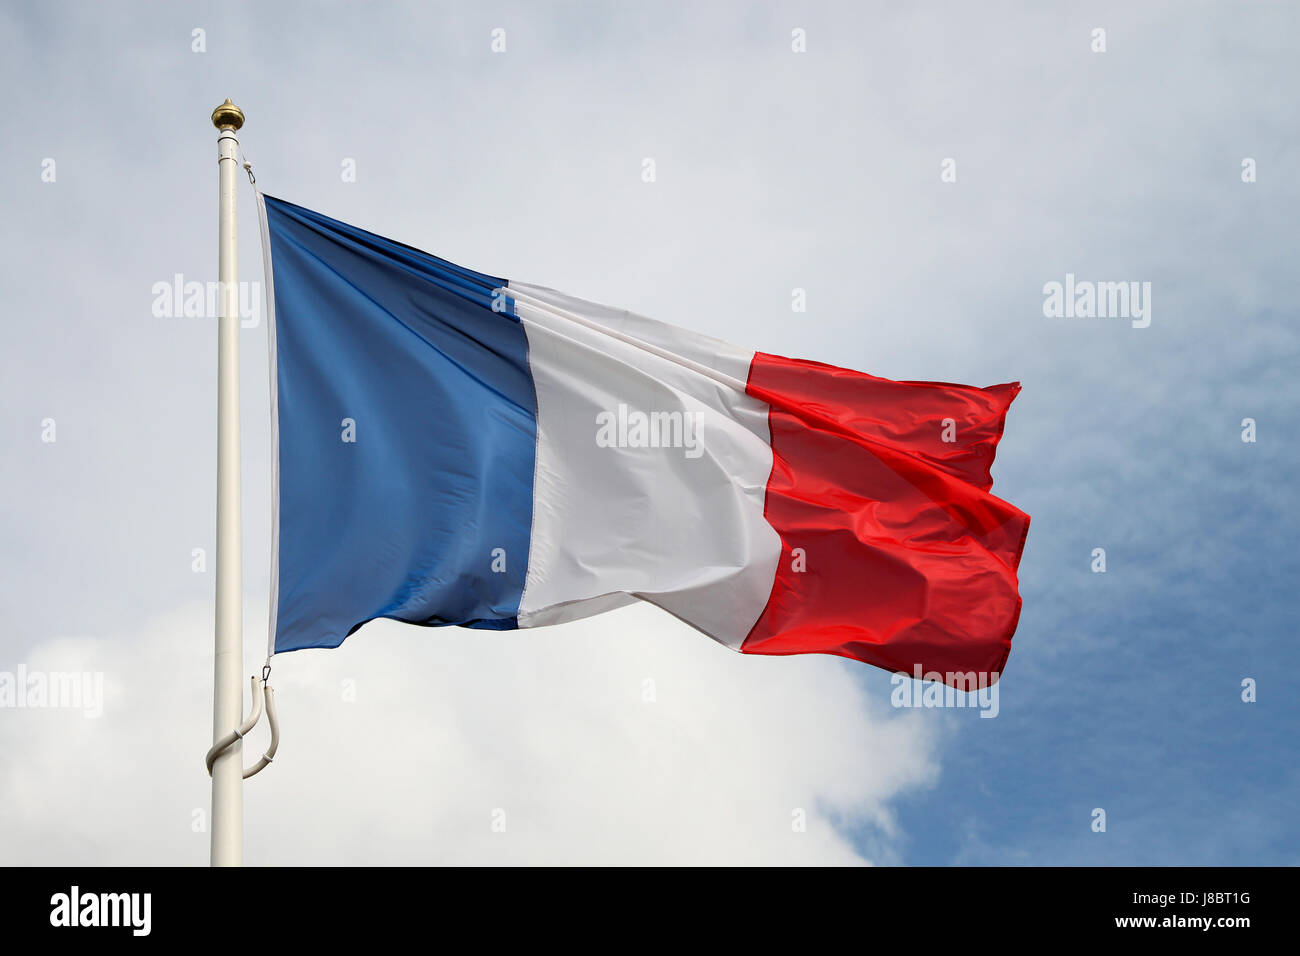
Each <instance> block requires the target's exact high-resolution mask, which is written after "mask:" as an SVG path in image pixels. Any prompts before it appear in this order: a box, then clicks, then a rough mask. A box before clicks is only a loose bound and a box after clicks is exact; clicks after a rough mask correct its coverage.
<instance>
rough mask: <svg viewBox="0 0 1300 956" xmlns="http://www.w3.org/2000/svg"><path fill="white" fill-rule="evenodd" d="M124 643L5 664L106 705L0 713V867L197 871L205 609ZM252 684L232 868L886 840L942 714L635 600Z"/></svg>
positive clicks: (778, 849)
mask: <svg viewBox="0 0 1300 956" xmlns="http://www.w3.org/2000/svg"><path fill="white" fill-rule="evenodd" d="M261 620H263V617H262V614H261V613H260V612H259V611H257V610H256V609H251V608H250V610H249V612H248V614H247V621H248V625H249V627H248V631H249V634H248V637H247V638H246V650H247V651H248V653H247V654H246V660H248V661H249V662H250V673H251V671H252V670H253V666H252V663H251V662H252V661H253V660H254V658H255V656H256V651H255V647H256V646H258V645H260V641H259V640H258V638H257V637H256V636H255V634H254V631H255V630H256V625H257V623H260V621H261ZM126 638H127V636H126V635H121V636H118V637H115V638H102V639H101V638H94V639H91V638H76V639H65V640H56V641H50V642H47V643H44V644H41V645H39V646H38V647H36V648H34V649H33V650H31V651H30V652H29V653H28V655H27V656H26V658H25V660H24V663H25V664H26V666H27V667H28V668H29V669H33V670H34V669H43V670H79V671H85V670H92V671H103V672H104V674H105V701H104V715H103V717H101V718H99V719H98V720H95V719H87V718H85V717H83V716H82V715H81V714H80V712H77V711H60V710H12V711H8V712H0V806H4V807H5V808H6V812H5V815H4V816H3V818H2V819H0V844H3V845H4V846H5V848H6V854H5V855H6V862H7V863H29V864H59V863H64V864H97V863H109V862H112V863H125V864H162V863H194V864H199V863H203V862H205V861H206V857H207V836H206V834H205V833H196V832H194V831H193V829H192V826H191V824H192V820H193V816H192V815H193V813H194V811H195V810H202V811H203V812H204V813H206V810H207V806H208V783H207V777H206V776H205V774H204V771H203V764H202V755H203V751H204V749H205V747H206V745H207V742H208V741H207V738H206V733H207V728H208V727H209V726H210V724H209V721H210V706H211V704H210V701H211V689H210V688H211V617H210V606H208V605H206V604H195V605H192V606H190V607H188V608H186V609H185V610H183V611H179V612H177V613H173V614H169V615H166V616H163V617H158V618H155V619H154V620H152V621H151V622H150V623H148V624H147V625H146V626H145V627H144V628H143V629H142V630H141V631H140V632H139V633H137V634H134V635H130V639H126ZM14 664H16V662H13V663H11V664H6V665H5V666H7V667H9V668H10V669H12V667H13V666H14ZM647 680H651V681H653V691H654V697H655V700H654V702H647V701H645V700H644V699H643V698H644V696H645V691H646V688H647V685H646V683H645V682H646V681H647ZM344 681H351V682H353V683H352V684H351V686H352V687H353V688H354V689H355V701H354V702H347V701H345V700H344V699H343V698H344V695H343V693H342V689H343V682H344ZM272 684H273V685H274V686H276V687H277V689H278V696H277V700H278V701H279V709H280V716H281V723H282V727H283V739H282V744H281V750H280V754H279V756H278V757H277V760H276V763H275V764H274V765H273V766H272V767H271V768H270V769H268V770H267V771H265V772H264V773H263V774H262V775H261V776H259V777H257V778H254V779H253V780H250V781H248V782H247V784H246V790H245V823H246V850H245V860H246V862H248V863H250V864H296V863H306V864H361V863H406V864H411V863H449V864H470V863H476V864H482V863H506V864H522V863H629V862H636V863H649V864H655V863H739V864H749V863H793V864H801V863H802V864H811V863H832V864H844V863H854V862H862V858H861V856H860V855H859V852H858V851H857V850H855V847H854V845H853V843H852V842H851V841H850V839H849V837H848V835H847V834H846V832H844V830H845V828H846V827H852V828H855V829H857V830H858V832H859V833H860V834H866V835H867V838H868V839H869V841H870V843H871V844H872V845H877V844H878V845H880V846H882V847H884V848H885V852H886V853H889V850H888V846H889V841H890V838H891V836H892V835H893V832H894V831H893V827H892V821H891V815H890V810H889V805H890V802H891V801H892V800H894V799H895V798H897V797H899V796H900V795H902V794H904V793H905V792H906V791H908V790H910V789H913V788H917V787H921V786H925V785H928V784H929V783H931V782H933V780H934V779H935V778H936V776H937V772H938V771H937V766H936V763H935V750H936V740H935V735H936V733H937V728H938V725H937V724H936V723H935V722H934V721H933V720H929V721H927V719H926V715H924V714H921V713H907V714H897V713H894V712H892V711H890V710H889V708H888V706H887V701H886V700H885V699H883V698H882V699H880V700H868V699H867V697H866V696H865V693H864V691H863V689H862V684H861V682H860V681H858V680H856V679H855V676H854V675H853V673H852V670H851V665H848V666H846V665H845V664H844V663H842V662H840V661H838V660H835V659H833V658H828V657H808V658H759V657H745V656H741V655H737V654H734V653H732V652H731V651H728V650H726V649H724V648H722V647H720V646H718V645H716V644H714V643H713V642H712V641H710V640H708V639H707V638H705V637H702V636H701V635H699V634H697V633H695V632H694V631H691V630H690V629H689V628H687V627H685V626H684V625H682V624H680V623H678V622H677V621H675V620H673V619H672V618H670V617H668V616H667V615H665V614H662V613H661V612H659V611H657V610H656V609H654V608H651V607H649V606H640V607H632V608H627V609H624V610H622V611H618V612H614V613H611V614H607V615H605V616H603V617H599V618H595V619H592V620H588V621H584V622H579V623H576V624H572V625H566V626H564V627H559V628H550V629H541V630H536V631H517V632H504V633H499V632H491V631H463V630H452V629H434V630H429V629H424V628H416V627H411V626H406V625H400V624H395V623H392V622H386V621H385V622H377V623H375V624H372V625H370V626H369V627H368V628H366V629H365V630H364V631H362V632H359V633H358V634H355V635H353V636H352V637H351V638H350V639H349V640H348V641H347V642H346V643H345V644H344V646H343V647H342V648H340V649H338V650H334V651H305V652H296V653H293V654H288V655H284V656H283V657H280V658H278V659H277V660H276V662H275V670H274V673H273V676H272ZM264 734H265V731H264V730H258V731H256V732H255V733H254V735H253V736H252V737H251V738H250V744H249V745H248V747H246V755H245V757H246V760H245V762H246V763H251V762H252V760H253V758H254V756H255V754H256V753H258V752H260V750H261V748H262V747H264V739H265V738H264ZM498 808H500V809H502V810H504V811H505V823H506V829H505V832H503V833H494V832H493V831H492V821H493V813H494V811H495V810H497V809H498ZM796 808H801V809H803V810H805V811H806V813H807V832H802V833H798V832H793V830H792V825H791V824H792V819H793V817H792V814H793V812H794V810H795V809H796ZM832 821H834V823H833V822H832ZM859 845H861V844H859Z"/></svg>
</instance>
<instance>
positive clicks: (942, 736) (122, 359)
mask: <svg viewBox="0 0 1300 956" xmlns="http://www.w3.org/2000/svg"><path fill="white" fill-rule="evenodd" d="M1298 28H1300V7H1297V6H1296V5H1294V4H1287V3H1234V4H1231V5H1228V4H1210V3H1155V2H1151V3H1144V4H1141V5H1132V4H1122V3H1113V4H1107V3H1087V4H1070V5H1064V4H1062V5H1051V6H1050V7H1046V6H1045V7H1038V6H1034V5H1028V4H1018V3H1002V4H990V5H974V4H963V3H958V2H951V3H927V4H924V5H907V6H903V5H898V4H890V3H853V4H850V3H847V2H840V3H780V4H762V3H759V4H747V3H746V4H742V3H739V2H716V3H702V4H701V3H684V2H679V3H664V4H652V5H649V4H647V5H632V4H594V3H592V4H583V3H554V2H539V3H528V4H494V3H483V4H468V3H457V4H430V3H412V4H396V3H376V4H366V5H361V4H355V5H347V4H338V5H329V4H310V5H308V4H293V3H284V4H274V5H267V4H241V3H221V4H217V3H210V4H209V3H199V4H186V3H177V4H168V5H165V6H163V5H157V4H146V3H135V4H132V3H123V4H114V5H99V4H92V3H63V2H52V3H43V4H39V5H37V4H28V5H22V4H10V5H6V6H5V7H4V8H3V9H0V41H2V42H3V49H4V50H5V51H6V56H5V57H4V58H3V59H0V78H2V79H3V81H4V88H5V89H6V91H7V96H6V104H7V106H8V109H9V110H10V115H9V116H8V117H6V123H5V129H6V133H5V149H3V150H0V183H3V186H0V189H3V208H4V210H5V214H6V215H5V225H4V228H3V230H0V277H3V289H4V292H5V299H6V321H5V327H4V336H5V338H4V347H3V348H0V429H2V430H3V432H2V436H3V445H2V446H0V447H2V448H3V454H2V455H0V482H2V483H3V486H4V489H5V495H4V501H5V503H4V505H3V507H0V541H3V547H0V580H3V581H4V585H3V587H0V679H3V674H4V673H5V672H9V673H12V674H16V673H18V671H19V669H20V668H21V669H23V671H24V672H26V673H31V672H38V673H45V674H49V673H56V672H68V673H73V672H75V673H89V674H97V675H100V676H101V679H102V689H103V693H102V701H101V704H102V706H100V707H98V708H95V709H97V710H99V711H101V712H100V713H98V714H88V713H87V712H86V710H87V708H85V707H80V708H77V707H61V708H60V707H17V706H13V705H9V706H0V862H3V863H7V864H78V865H79V864H86V865H98V864H110V863H127V864H173V863H178V864H196V865H199V864H203V863H205V862H206V861H207V853H208V833H207V827H208V821H207V816H206V814H207V807H208V792H209V783H208V778H207V776H206V775H205V773H204V771H203V765H202V756H203V752H204V751H205V750H206V749H207V746H208V744H209V743H210V739H211V736H210V735H211V693H212V691H211V654H212V643H211V642H212V614H213V588H214V581H213V573H212V561H211V555H212V553H213V548H214V543H215V542H214V538H215V449H216V429H215V425H216V421H215V383H216V349H215V346H216V329H215V322H214V321H213V320H211V319H207V318H201V317H185V316H166V315H162V316H160V315H158V314H156V313H157V311H158V310H157V309H156V308H155V299H156V293H155V291H154V289H155V286H156V285H157V284H158V283H160V282H162V283H170V282H172V281H173V277H174V276H175V275H177V274H180V275H182V276H183V277H184V278H185V280H186V281H200V282H206V281H209V280H214V279H215V278H216V265H217V262H216V258H217V169H216V162H215V160H216V131H215V130H214V129H213V128H212V126H211V123H210V120H209V114H210V113H211V110H212V108H213V107H214V106H216V105H217V104H218V103H220V102H221V101H222V100H223V99H225V98H226V97H230V98H231V99H233V100H234V101H235V102H236V103H237V104H238V105H239V106H240V107H241V108H242V109H243V110H244V112H245V114H246V116H247V122H246V125H245V127H244V128H243V130H242V131H241V134H240V139H241V144H242V146H243V149H244V151H245V153H246V155H247V157H248V159H249V160H250V161H251V162H252V164H253V167H254V170H255V173H256V175H257V179H258V185H259V186H261V187H262V188H263V189H265V190H266V191H267V192H268V193H269V194H272V195H276V196H279V197H281V198H284V199H287V200H289V201H292V202H295V203H298V204H301V205H305V206H308V207H310V208H313V209H317V210H319V211H321V212H323V213H325V214H327V215H329V216H332V217H334V218H337V219H341V220H344V221H346V222H350V223H353V224H356V225H358V226H361V227H364V228H367V229H371V230H373V231H375V232H378V233H381V234H383V235H386V236H390V237H392V238H395V239H398V240H401V241H403V242H406V243H409V244H411V245H414V246H416V247H418V248H421V249H425V250H427V251H429V252H432V253H434V254H436V255H439V256H442V257H444V258H447V259H451V260H452V261H455V262H459V263H461V264H463V265H466V266H468V267H470V268H473V269H476V270H478V271H481V272H485V273H488V274H491V275H499V276H509V277H511V278H512V279H517V280H520V281H526V282H535V283H539V284H542V285H547V286H551V287H554V288H558V289H563V290H564V291H566V292H568V293H571V294H574V295H578V296H582V297H584V298H587V299H593V300H596V301H601V302H609V303H616V304H618V305H621V306H624V307H627V308H630V309H632V310H634V311H636V312H640V313H642V314H646V315H651V316H655V317H656V318H659V319H662V320H664V321H667V322H671V323H674V324H677V325H681V326H685V327H687V328H690V329H693V330H696V331H699V332H703V333H706V334H710V335H714V336H717V337H720V338H724V339H727V340H729V341H732V342H736V343H739V344H741V345H743V346H745V347H747V348H756V349H760V350H763V351H766V352H773V353H777V354H781V355H789V356H794V357H799V358H807V359H813V360H817V361H823V362H832V363H835V364H838V365H843V366H846V367H849V368H854V369H859V370H862V371H866V372H870V373H872V374H875V375H880V376H885V377H889V378H896V379H924V380H939V381H955V382H964V383H969V384H974V385H991V384H996V383H999V382H1006V381H1019V382H1021V383H1022V385H1023V387H1024V391H1023V392H1022V393H1021V395H1020V397H1019V398H1018V399H1017V401H1016V403H1015V405H1014V406H1013V408H1012V411H1011V413H1010V415H1009V417H1008V421H1007V426H1006V431H1005V435H1004V437H1003V440H1002V444H1001V446H1000V448H999V452H998V458H997V462H996V464H995V466H994V469H993V476H994V489H993V490H994V492H995V493H996V494H998V495H999V496H1000V497H1003V498H1005V499H1007V500H1008V501H1011V502H1013V503H1014V504H1015V505H1017V506H1018V507H1020V508H1022V509H1023V510H1025V511H1026V512H1028V513H1029V514H1030V515H1032V516H1033V525H1032V527H1031V529H1030V533H1029V538H1028V543H1027V547H1026V550H1025V555H1024V559H1023V563H1022V564H1021V568H1020V573H1021V594H1022V596H1023V599H1024V610H1023V613H1022V616H1021V620H1020V625H1019V630H1018V631H1017V634H1016V637H1015V640H1014V643H1013V648H1012V652H1011V656H1010V659H1009V661H1008V664H1007V667H1006V670H1005V673H1004V675H1003V677H1002V680H1001V682H1000V684H999V685H998V687H999V708H998V713H997V716H996V718H994V719H983V718H982V717H981V716H980V712H979V711H978V710H977V709H951V708H950V709H923V708H910V709H909V708H899V707H894V706H892V705H891V691H892V690H893V687H892V686H891V683H890V675H889V674H887V673H885V672H883V671H879V670H876V669H873V668H870V667H868V666H866V665H863V664H857V663H854V662H848V661H843V660H839V659H836V658H832V657H825V656H809V657H797V658H763V657H749V656H744V655H738V654H734V653H732V652H730V651H728V650H726V649H725V648H723V647H721V646H720V645H718V644H716V643H714V642H713V641H710V640H709V639H708V638H706V637H704V636H702V635H700V634H698V633H695V632H693V631H692V630H691V629H690V628H688V627H686V626H685V625H683V624H681V623H680V622H678V621H676V620H674V619H672V618H670V617H668V616H667V615H666V614H664V613H662V612H660V611H658V610H657V609H655V608H653V607H650V606H648V605H638V606H634V607H630V608H626V609H623V610H620V611H616V612H611V613H609V614H606V615H602V616H599V617H595V618H591V619H588V620H586V621H582V622H578V623H574V624H569V625H562V626H558V627H552V628H545V629H539V630H533V631H516V632H489V631H467V630H460V629H452V628H442V629H425V628H417V627H409V626H403V625H400V624H397V623H394V622H389V621H379V622H374V623H372V624H370V625H367V626H366V627H365V628H364V629H363V630H361V631H359V632H358V633H356V634H354V635H353V636H352V637H351V638H349V640H348V641H347V642H346V643H345V644H344V645H343V646H342V647H341V648H339V649H337V650H328V651H326V650H308V651H298V652H294V653H291V654H286V655H283V656H280V657H277V658H276V659H275V663H274V672H273V683H274V684H275V686H276V687H277V689H278V698H277V699H278V702H279V711H280V717H281V724H282V732H283V737H282V741H281V749H280V754H279V756H278V757H277V759H276V762H275V764H274V765H273V766H272V767H271V768H270V769H269V770H267V771H266V772H265V773H263V774H262V775H260V776H259V777H257V778H255V779H253V780H251V781H249V782H248V784H247V786H246V788H245V826H246V843H245V861H246V862H247V863H250V864H260V865H270V864H291V863H307V864H346V865H351V864H366V863H377V864H412V863H449V864H484V863H488V864H494V863H503V864H523V863H618V864H624V863H649V864H668V863H686V864H788V863H793V864H831V865H847V864H857V863H874V864H885V865H916V864H926V865H947V864H1086V865H1093V864H1157V865H1190V864H1203V865H1222V864H1247V865H1250V864H1294V863H1296V862H1297V861H1298V857H1300V828H1298V827H1297V819H1296V816H1297V811H1296V807H1297V806H1300V772H1298V771H1297V769H1296V761H1295V740H1296V739H1297V735H1298V733H1300V705H1298V704H1297V698H1296V694H1295V692H1294V689H1293V688H1290V687H1289V685H1288V684H1287V680H1288V679H1289V678H1288V677H1287V674H1289V673H1291V672H1293V671H1294V670H1295V665H1296V664H1297V657H1298V656H1300V655H1298V654H1297V650H1296V624H1295V614H1294V612H1293V610H1292V606H1291V603H1290V600H1291V598H1292V597H1293V593H1294V589H1295V584H1296V581H1297V579H1298V576H1300V558H1298V557H1297V551H1296V548H1295V546H1294V542H1295V541H1296V539H1297V537H1298V536H1300V520H1298V512H1297V509H1296V507H1295V505H1294V503H1293V499H1292V492H1293V489H1294V486H1295V475H1296V474H1297V473H1300V447H1298V446H1297V442H1296V424H1297V406H1298V405H1300V402H1298V401H1297V399H1300V385H1298V384H1297V378H1296V370H1297V368H1298V367H1300V366H1298V365H1297V359H1298V358H1300V325H1298V322H1300V315H1297V307H1296V303H1297V302H1298V301H1300V273H1298V272H1297V270H1296V269H1295V266H1294V257H1295V253H1296V248H1297V247H1296V242H1295V238H1294V236H1295V222H1296V221H1297V213H1298V212H1300V209H1298V203H1300V185H1298V184H1300V177H1298V176H1297V175H1296V166H1297V163H1300V134H1298V133H1297V131H1296V122H1295V120H1296V113H1295V90H1296V89H1297V88H1300V56H1297V45H1298V44H1300V29H1298ZM1099 30H1100V31H1104V32H1103V33H1098V32H1097V31H1099ZM195 31H202V32H201V33H196V32H195ZM497 31H504V32H503V33H502V32H497ZM502 42H504V49H500V47H501V45H502ZM494 45H495V46H496V47H497V48H498V49H496V50H494ZM796 47H802V49H801V50H797V49H795V48H796ZM646 159H652V160H653V161H654V166H655V171H656V175H655V180H654V181H653V182H646V181H644V179H643V175H642V172H643V169H644V168H645V167H644V161H645V160H646ZM353 172H354V173H355V175H351V173H353ZM239 203H240V276H241V278H242V279H244V280H246V281H260V280H261V277H262V266H261V251H260V248H259V240H258V234H257V227H256V216H255V210H254V205H253V192H252V189H251V187H247V186H241V192H240V195H239ZM1067 276H1073V277H1074V280H1076V281H1092V282H1124V283H1138V288H1139V289H1144V290H1145V289H1149V292H1147V293H1146V294H1145V295H1144V298H1143V301H1144V303H1145V309H1146V314H1145V317H1143V318H1127V317H1113V316H1112V317H1081V316H1070V317H1065V316H1060V317H1056V316H1049V315H1047V314H1045V299H1046V298H1047V296H1046V294H1045V287H1046V286H1048V285H1049V284H1050V283H1053V282H1057V283H1062V284H1064V283H1066V282H1067V281H1069V280H1067ZM1147 283H1149V286H1148V285H1146V284H1147ZM796 289H802V290H804V294H805V295H806V302H807V309H806V311H805V312H794V311H792V307H791V303H792V296H793V291H794V290H796ZM1048 311H1050V310H1048ZM1147 320H1149V324H1145V325H1144V323H1146V322H1147ZM248 325H249V327H248V328H245V329H244V330H243V331H242V332H241V348H242V367H241V376H242V378H241V380H242V401H243V409H242V426H243V494H244V520H245V524H244V529H245V530H244V533H245V539H244V540H245V545H244V589H245V614H244V644H245V663H246V669H247V672H248V673H253V672H254V671H255V670H256V669H257V668H258V667H260V665H261V663H262V657H261V649H262V648H263V647H264V646H265V641H266V608H267V597H268V587H269V582H268V573H267V572H268V556H269V534H268V531H269V524H270V497H269V495H270V470H269V469H270V455H269V451H270V433H269V418H268V400H267V381H268V375H267V359H266V354H267V352H266V323H265V321H256V322H254V321H252V319H250V321H249V323H248ZM1247 419H1249V420H1250V422H1251V424H1250V425H1249V426H1248V425H1247V424H1245V422H1246V420H1247ZM1244 438H1252V439H1253V440H1249V441H1247V440H1243V439H1244ZM196 549H201V551H202V552H203V553H204V554H205V555H206V556H207V561H206V566H205V567H200V568H199V569H198V570H196V558H195V550H196ZM1096 549H1104V553H1105V571H1104V572H1099V571H1098V570H1096V568H1097V567H1098V563H1097V557H1096ZM1243 682H1246V684H1245V685H1244V684H1243ZM88 686H89V685H88ZM1243 695H1244V696H1245V697H1249V698H1252V699H1250V700H1245V699H1243ZM257 733H258V735H260V734H261V733H263V731H258V732H257ZM258 735H255V736H254V744H253V746H256V747H260V740H261V739H262V738H261V737H260V736H258ZM1098 810H1101V811H1104V823H1105V827H1104V830H1102V829H1099V827H1098V821H1099V819H1100V818H1099V816H1098V813H1097V811H1098Z"/></svg>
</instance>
